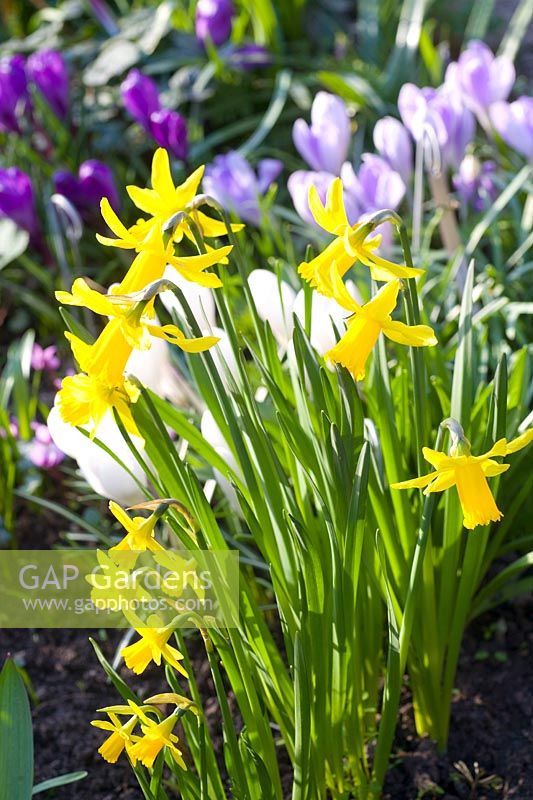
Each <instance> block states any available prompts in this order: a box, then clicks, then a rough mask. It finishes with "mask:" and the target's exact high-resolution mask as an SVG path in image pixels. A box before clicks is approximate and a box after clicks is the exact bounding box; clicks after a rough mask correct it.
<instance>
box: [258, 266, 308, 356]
mask: <svg viewBox="0 0 533 800" xmlns="http://www.w3.org/2000/svg"><path fill="white" fill-rule="evenodd" d="M248 286H249V287H250V291H251V293H252V297H253V299H254V303H255V305H256V308H257V313H258V315H259V317H260V318H261V319H262V320H263V321H264V322H268V323H269V324H270V327H271V328H272V333H273V334H274V336H275V338H276V341H277V342H278V344H279V346H280V347H282V348H284V349H286V348H287V345H288V343H289V341H290V339H291V336H292V331H293V328H294V321H293V318H292V309H293V306H294V300H295V298H296V292H295V291H294V289H293V288H292V286H289V284H288V283H286V282H285V281H281V280H279V279H278V276H277V275H276V274H275V273H274V272H270V271H269V270H267V269H254V270H253V272H251V273H250V275H249V276H248Z"/></svg>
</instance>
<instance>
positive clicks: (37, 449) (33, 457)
mask: <svg viewBox="0 0 533 800" xmlns="http://www.w3.org/2000/svg"><path fill="white" fill-rule="evenodd" d="M32 428H33V431H34V434H35V436H34V438H33V440H32V441H31V442H30V445H29V448H28V458H29V459H30V461H31V462H32V464H35V466H36V467H39V468H40V469H54V468H55V467H57V466H58V465H59V464H61V462H62V461H63V459H64V457H65V456H64V455H63V453H62V452H61V450H60V449H59V448H58V447H56V445H55V444H54V442H53V440H52V437H51V435H50V431H49V430H48V427H47V426H46V425H42V424H41V423H39V422H34V423H33V424H32Z"/></svg>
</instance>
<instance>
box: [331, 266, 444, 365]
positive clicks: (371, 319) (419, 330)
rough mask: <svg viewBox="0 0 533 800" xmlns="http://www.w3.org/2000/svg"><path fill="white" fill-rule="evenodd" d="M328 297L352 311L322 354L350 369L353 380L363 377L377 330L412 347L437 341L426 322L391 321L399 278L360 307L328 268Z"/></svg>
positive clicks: (337, 276) (336, 275)
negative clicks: (338, 335) (339, 334)
mask: <svg viewBox="0 0 533 800" xmlns="http://www.w3.org/2000/svg"><path fill="white" fill-rule="evenodd" d="M329 282H330V285H331V291H332V294H331V296H332V297H333V298H334V299H335V300H336V301H337V303H339V305H341V306H342V307H343V308H345V309H347V310H348V311H351V312H352V316H351V317H350V318H349V319H348V322H347V325H348V329H347V331H346V333H345V334H344V336H343V337H342V338H341V339H340V341H339V342H338V343H337V344H336V345H335V347H333V348H332V349H331V350H328V352H327V353H326V354H325V358H326V359H329V360H330V361H333V362H335V363H337V364H342V366H344V367H346V368H347V369H349V370H350V372H351V373H352V375H353V376H354V378H355V379H356V380H358V381H359V380H362V379H363V378H364V376H365V364H366V361H367V358H368V356H369V355H370V353H371V351H372V348H373V347H374V345H375V344H376V342H377V340H378V337H379V335H380V333H381V332H382V331H383V333H384V334H385V336H387V337H388V338H389V339H392V341H393V342H398V343H399V344H405V345H410V346H411V347H427V346H428V345H433V344H437V339H436V337H435V334H434V332H433V330H432V329H431V328H430V327H429V326H428V325H405V323H403V322H396V321H395V320H392V319H391V317H390V315H391V313H392V311H393V310H394V308H395V307H396V301H397V298H398V292H399V290H400V281H399V280H394V281H390V282H389V283H387V284H385V286H383V287H382V288H381V289H380V290H379V292H378V293H377V294H376V295H375V296H374V297H373V298H372V299H371V300H370V302H368V303H365V305H363V306H361V305H359V303H357V302H356V301H355V300H354V299H353V297H352V296H351V295H350V293H349V292H348V290H347V289H346V287H345V286H344V284H343V282H342V280H341V278H340V275H339V273H338V271H337V269H336V267H335V265H333V267H332V268H331V269H330V278H329Z"/></svg>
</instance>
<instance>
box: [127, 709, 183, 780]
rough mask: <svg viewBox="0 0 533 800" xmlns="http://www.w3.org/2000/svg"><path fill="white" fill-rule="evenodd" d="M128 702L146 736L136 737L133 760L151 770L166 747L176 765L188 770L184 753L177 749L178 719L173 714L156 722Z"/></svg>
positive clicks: (132, 749)
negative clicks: (176, 729)
mask: <svg viewBox="0 0 533 800" xmlns="http://www.w3.org/2000/svg"><path fill="white" fill-rule="evenodd" d="M128 702H129V705H130V707H131V710H132V711H133V713H134V714H136V715H137V717H138V718H139V720H140V722H141V730H142V732H143V734H144V736H142V738H141V737H135V739H136V741H135V744H134V745H133V747H132V748H131V750H130V755H131V757H132V759H135V760H136V761H140V762H141V764H143V765H144V766H145V767H147V769H151V768H152V767H153V765H154V761H155V760H156V758H157V756H158V755H159V753H160V752H161V750H162V749H163V748H164V747H166V748H167V750H168V752H169V753H170V754H171V755H172V758H173V759H174V761H175V762H176V764H178V766H180V767H181V768H182V769H187V766H186V764H185V762H184V760H183V756H182V752H181V750H178V748H177V747H176V743H177V742H178V741H179V739H178V737H177V736H176V735H175V734H173V733H172V731H173V730H174V727H175V726H176V723H177V721H178V717H177V716H176V715H175V714H173V715H171V716H170V717H167V718H166V719H164V720H163V721H162V722H156V721H155V720H153V719H150V717H148V716H147V715H146V714H145V713H144V711H143V710H142V708H140V706H138V705H137V704H136V703H134V702H133V701H132V700H129V701H128Z"/></svg>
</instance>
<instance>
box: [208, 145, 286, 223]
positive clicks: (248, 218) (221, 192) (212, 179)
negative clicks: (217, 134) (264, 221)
mask: <svg viewBox="0 0 533 800" xmlns="http://www.w3.org/2000/svg"><path fill="white" fill-rule="evenodd" d="M282 169H283V164H282V163H281V161H278V160H277V159H274V158H265V159H263V160H262V161H260V162H259V164H258V165H257V174H256V173H255V172H254V170H253V169H252V167H251V166H250V164H249V163H248V161H247V160H246V159H245V158H244V156H242V155H241V154H240V153H238V152H236V151H232V152H229V153H226V155H223V156H216V157H215V159H214V161H213V163H212V164H209V165H208V166H207V167H206V169H205V175H204V180H203V189H204V192H205V193H206V194H208V195H210V196H211V197H213V198H214V199H215V200H216V201H217V202H218V203H220V205H221V206H222V207H223V208H225V209H227V210H228V211H233V212H234V213H235V214H236V215H237V216H239V217H241V219H243V220H244V221H245V222H249V223H250V224H252V225H259V223H260V221H261V209H260V205H259V198H260V197H261V196H262V195H264V194H266V192H267V191H268V189H269V187H270V186H271V184H272V183H273V182H274V181H275V179H276V178H277V177H278V175H279V173H280V172H281V170H282Z"/></svg>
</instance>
